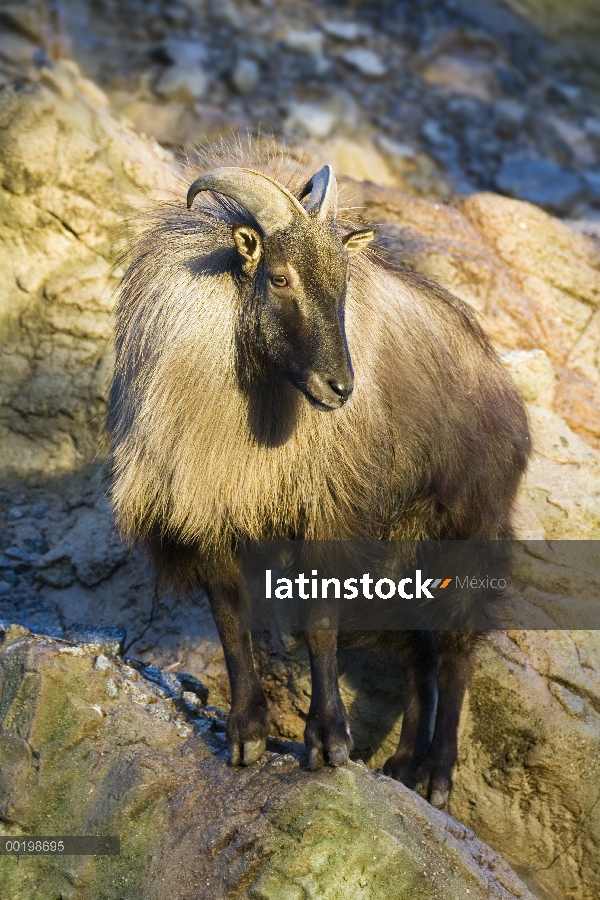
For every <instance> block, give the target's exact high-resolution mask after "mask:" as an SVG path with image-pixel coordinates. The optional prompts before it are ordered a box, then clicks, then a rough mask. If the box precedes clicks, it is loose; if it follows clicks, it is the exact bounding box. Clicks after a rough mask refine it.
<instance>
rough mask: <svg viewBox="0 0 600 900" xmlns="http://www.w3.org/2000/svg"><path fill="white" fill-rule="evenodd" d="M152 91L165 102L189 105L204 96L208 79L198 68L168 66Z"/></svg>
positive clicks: (191, 66)
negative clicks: (164, 99)
mask: <svg viewBox="0 0 600 900" xmlns="http://www.w3.org/2000/svg"><path fill="white" fill-rule="evenodd" d="M154 89H155V91H156V93H157V94H160V95H161V96H162V97H165V98H166V99H167V100H178V101H180V102H181V103H189V102H190V101H194V100H202V99H203V98H204V97H205V96H206V94H207V91H208V77H207V75H206V73H205V72H203V70H202V69H201V68H200V66H193V65H180V66H179V65H177V66H169V68H168V69H165V71H164V72H163V74H162V75H161V76H160V78H159V79H158V81H157V82H156V84H155V86H154Z"/></svg>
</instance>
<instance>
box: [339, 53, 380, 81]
mask: <svg viewBox="0 0 600 900" xmlns="http://www.w3.org/2000/svg"><path fill="white" fill-rule="evenodd" d="M342 59H343V60H344V62H345V63H347V64H348V65H349V66H351V67H352V68H353V69H356V70H357V71H358V72H360V74H361V75H366V76H367V77H368V78H382V77H383V76H384V75H385V74H386V72H387V67H386V65H385V64H384V62H383V60H382V59H381V57H380V56H378V55H377V53H374V52H373V50H366V49H364V48H363V47H353V48H352V49H351V50H346V51H345V52H344V53H343V54H342Z"/></svg>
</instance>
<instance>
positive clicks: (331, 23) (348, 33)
mask: <svg viewBox="0 0 600 900" xmlns="http://www.w3.org/2000/svg"><path fill="white" fill-rule="evenodd" d="M321 28H322V29H323V31H324V32H325V34H328V35H329V37H332V38H337V40H338V41H348V42H349V43H351V42H352V41H356V40H358V38H359V37H360V35H361V28H360V25H359V24H358V23H357V22H339V21H335V20H326V21H324V22H321Z"/></svg>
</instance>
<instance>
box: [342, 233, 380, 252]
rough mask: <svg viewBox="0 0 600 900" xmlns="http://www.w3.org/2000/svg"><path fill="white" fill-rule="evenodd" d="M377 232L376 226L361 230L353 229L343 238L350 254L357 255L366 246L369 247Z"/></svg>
mask: <svg viewBox="0 0 600 900" xmlns="http://www.w3.org/2000/svg"><path fill="white" fill-rule="evenodd" d="M376 234H377V229H376V228H363V229H362V230H361V231H351V232H350V234H347V235H346V236H345V237H344V238H342V242H343V244H344V247H345V248H346V250H347V252H348V255H349V256H356V255H357V254H358V253H360V251H361V250H364V249H365V247H368V246H369V244H370V243H371V241H372V240H373V238H374V237H375V236H376Z"/></svg>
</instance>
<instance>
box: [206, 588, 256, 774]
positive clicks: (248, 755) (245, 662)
mask: <svg viewBox="0 0 600 900" xmlns="http://www.w3.org/2000/svg"><path fill="white" fill-rule="evenodd" d="M209 599H210V605H211V609H212V614H213V617H214V620H215V624H216V626H217V631H218V632H219V637H220V638H221V644H222V645H223V652H224V654H225V662H226V664H227V672H228V674H229V683H230V686H231V710H230V712H229V715H228V717H227V728H226V734H227V742H228V744H229V752H230V758H231V765H232V766H239V765H242V766H249V765H250V764H251V763H253V762H256V760H257V759H258V758H259V756H261V755H262V753H263V752H264V749H265V747H266V745H267V735H268V733H269V725H268V711H267V701H266V699H265V695H264V694H263V691H262V688H261V686H260V683H259V681H258V676H257V674H256V669H255V668H254V658H253V656H252V642H251V639H250V632H249V631H241V630H240V625H239V599H238V592H237V589H232V590H224V589H223V588H220V587H213V588H212V589H211V590H210V591H209Z"/></svg>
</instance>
